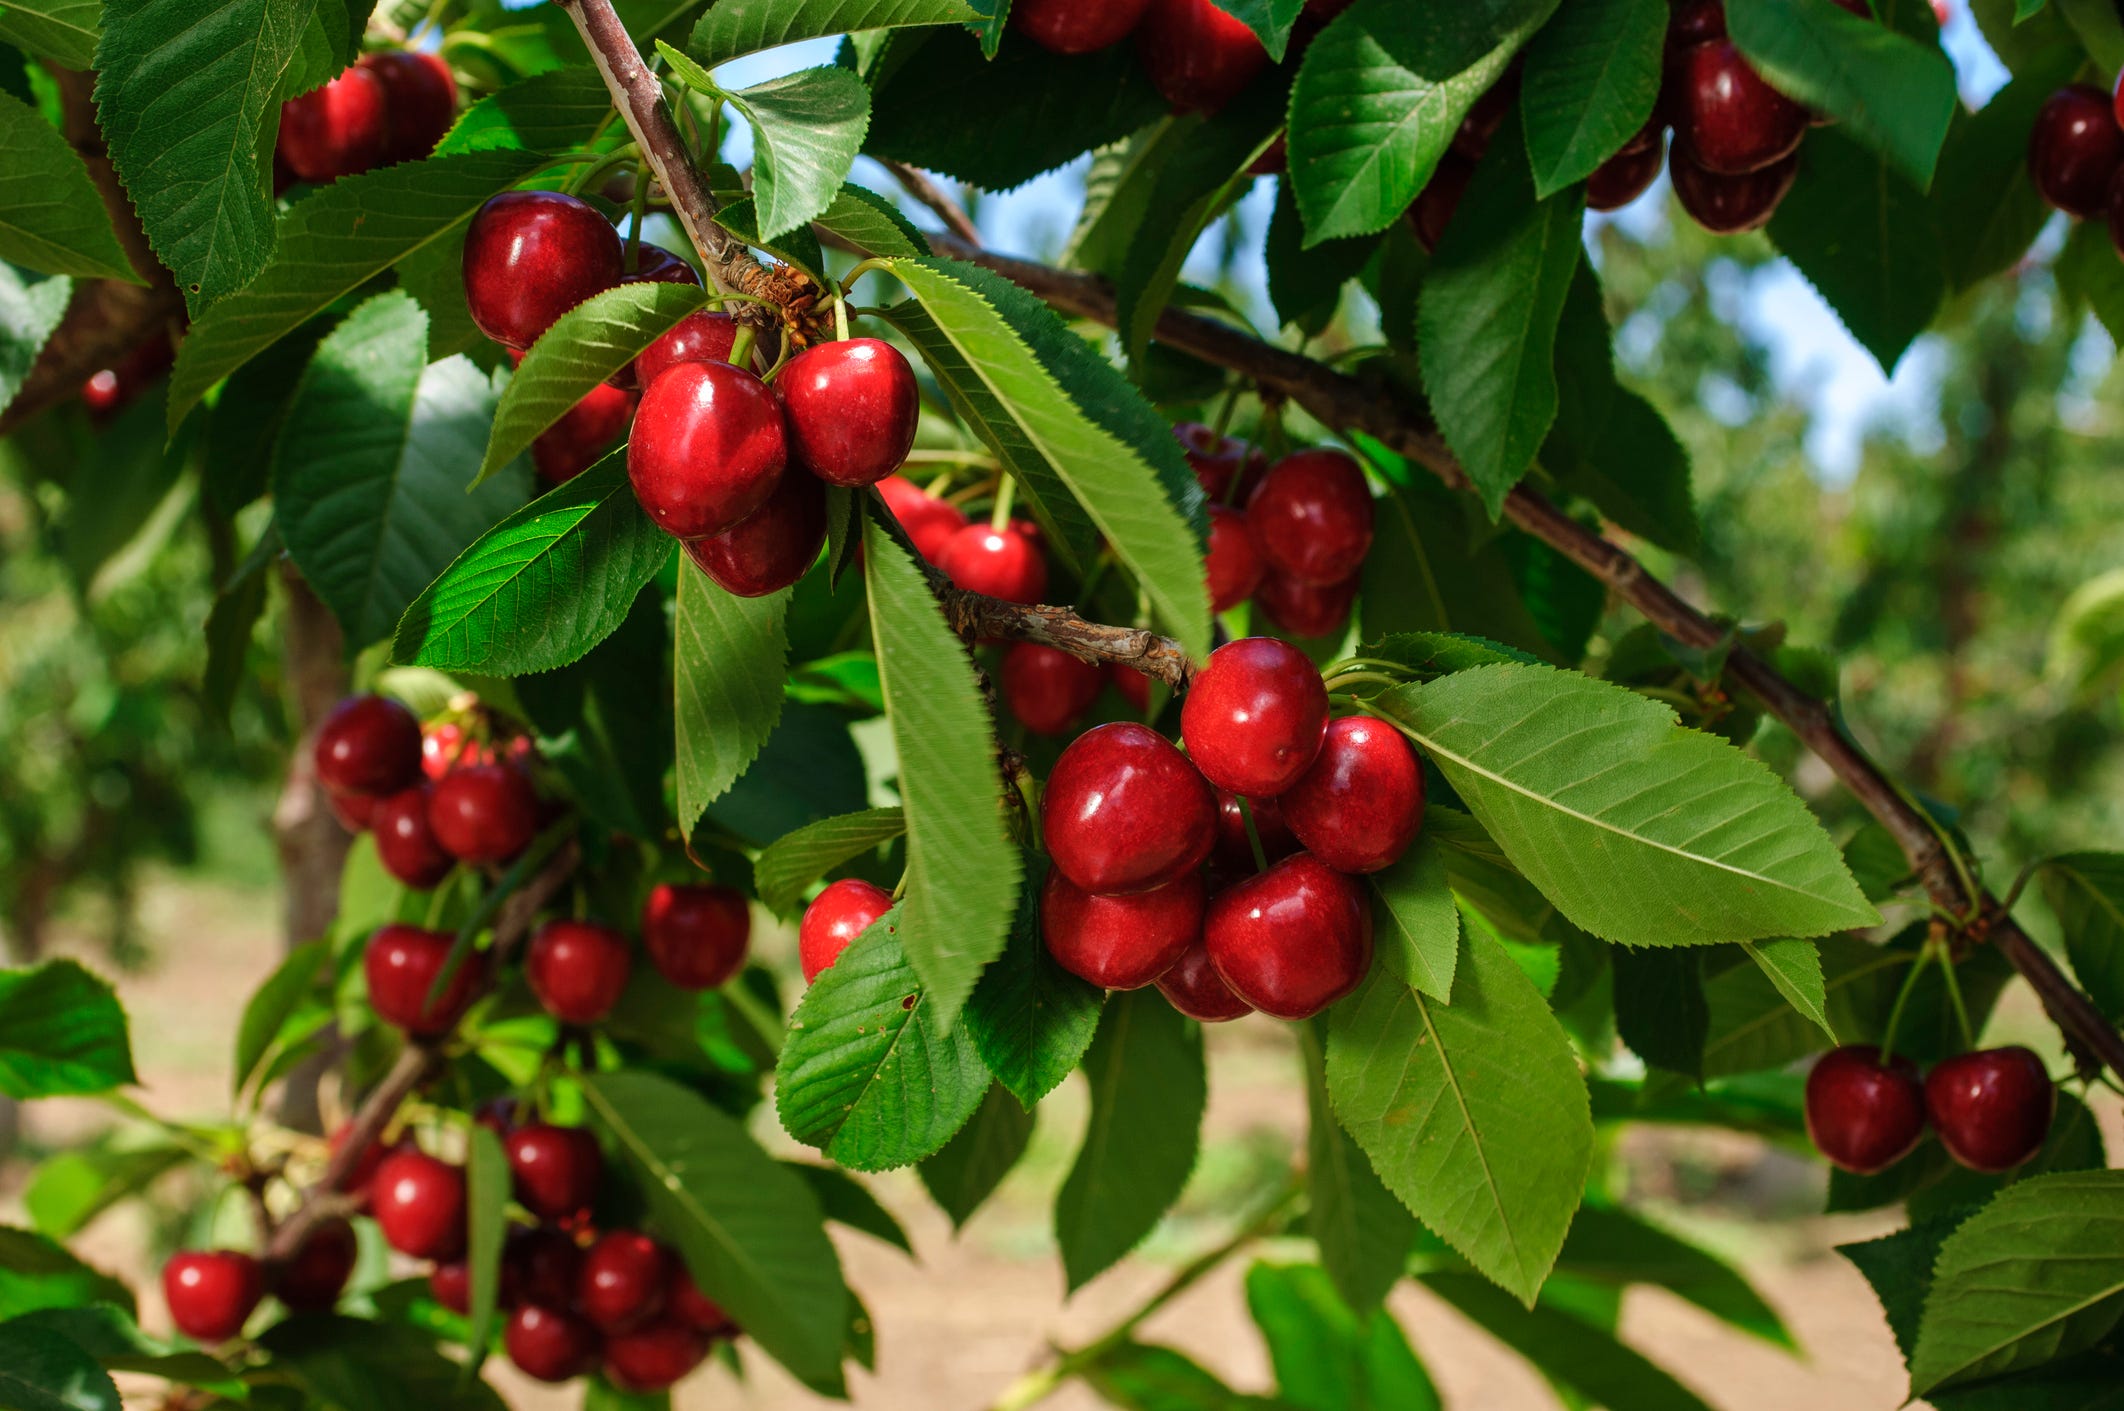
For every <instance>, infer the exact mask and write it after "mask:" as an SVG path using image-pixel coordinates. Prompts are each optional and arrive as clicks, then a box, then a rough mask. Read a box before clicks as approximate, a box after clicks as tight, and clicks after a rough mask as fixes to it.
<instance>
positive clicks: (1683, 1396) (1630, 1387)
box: [1423, 1274, 1711, 1411]
mask: <svg viewBox="0 0 2124 1411" xmlns="http://www.w3.org/2000/svg"><path fill="white" fill-rule="evenodd" d="M1423 1282H1424V1286H1425V1287H1427V1288H1429V1289H1430V1290H1431V1292H1433V1293H1435V1294H1437V1295H1438V1296H1439V1297H1440V1298H1442V1299H1444V1300H1445V1301H1446V1302H1447V1303H1449V1304H1451V1305H1452V1306H1453V1307H1454V1308H1455V1309H1457V1310H1459V1312H1460V1313H1461V1314H1462V1315H1464V1316H1465V1317H1467V1318H1469V1319H1470V1320H1472V1321H1473V1322H1474V1323H1475V1324H1476V1325H1477V1326H1478V1327H1480V1328H1482V1330H1483V1331H1485V1332H1487V1333H1489V1334H1490V1335H1491V1336H1492V1337H1494V1338H1496V1339H1497V1340H1498V1341H1500V1342H1502V1343H1504V1344H1505V1346H1507V1347H1509V1348H1511V1349H1512V1350H1513V1351H1514V1352H1517V1353H1518V1354H1519V1355H1520V1356H1522V1357H1524V1358H1526V1359H1527V1360H1528V1361H1529V1362H1532V1363H1533V1364H1534V1365H1535V1367H1536V1368H1538V1369H1539V1370H1540V1371H1541V1374H1542V1375H1543V1376H1545V1377H1547V1378H1549V1380H1551V1381H1553V1382H1555V1383H1557V1384H1558V1385H1560V1386H1565V1387H1569V1388H1570V1389H1571V1390H1572V1391H1574V1392H1576V1393H1577V1394H1578V1395H1579V1396H1581V1397H1583V1398H1584V1399H1585V1403H1586V1404H1588V1405H1597V1406H1627V1407H1629V1408H1630V1411H1711V1408H1710V1406H1709V1405H1708V1404H1707V1403H1706V1402H1705V1401H1704V1400H1703V1398H1701V1397H1699V1396H1698V1395H1697V1394H1696V1393H1695V1392H1693V1391H1691V1390H1689V1389H1688V1388H1687V1387H1685V1386H1683V1385H1682V1384H1681V1383H1680V1382H1678V1381H1676V1380H1675V1379H1674V1378H1673V1377H1671V1376H1669V1375H1668V1374H1667V1373H1666V1372H1665V1371H1664V1370H1662V1369H1661V1368H1660V1367H1659V1366H1658V1364H1656V1363H1654V1362H1651V1361H1649V1360H1648V1359H1646V1358H1645V1357H1644V1356H1643V1355H1642V1354H1641V1353H1638V1352H1636V1351H1634V1350H1633V1349H1631V1348H1629V1347H1627V1346H1625V1345H1624V1344H1623V1343H1622V1341H1621V1340H1620V1339H1618V1338H1617V1337H1616V1336H1615V1334H1613V1333H1611V1332H1609V1331H1608V1330H1607V1329H1605V1328H1602V1327H1598V1326H1596V1325H1595V1324H1593V1323H1590V1322H1587V1321H1585V1320H1583V1319H1580V1318H1576V1317H1573V1316H1572V1315H1571V1314H1570V1313H1568V1312H1565V1311H1564V1310H1563V1309H1561V1308H1552V1307H1549V1306H1548V1305H1546V1304H1543V1305H1540V1306H1529V1307H1526V1308H1519V1307H1515V1306H1513V1304H1512V1302H1511V1300H1509V1299H1506V1298H1502V1297H1500V1296H1499V1295H1498V1292H1497V1290H1495V1289H1493V1288H1491V1287H1490V1286H1489V1285H1487V1284H1485V1283H1483V1282H1482V1281H1481V1280H1479V1279H1476V1278H1472V1277H1470V1276H1469V1275H1466V1274H1428V1275H1425V1276H1424V1280H1423Z"/></svg>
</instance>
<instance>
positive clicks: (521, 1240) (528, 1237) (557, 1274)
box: [430, 1225, 583, 1312]
mask: <svg viewBox="0 0 2124 1411" xmlns="http://www.w3.org/2000/svg"><path fill="white" fill-rule="evenodd" d="M582 1268H583V1251H582V1250H581V1249H580V1248H579V1247H578V1246H577V1245H576V1243H575V1241H574V1240H572V1239H570V1238H568V1236H567V1235H565V1234H563V1233H562V1232H561V1231H559V1230H556V1229H554V1228H553V1227H552V1226H551V1225H537V1226H533V1227H532V1228H530V1229H515V1230H511V1231H510V1232H509V1237H508V1239H507V1240H506V1241H505V1242H504V1243H503V1245H502V1270H501V1282H502V1293H503V1301H504V1302H506V1303H509V1304H511V1305H515V1304H522V1303H535V1304H539V1305H541V1306H543V1307H546V1308H566V1307H568V1306H569V1305H570V1304H572V1303H574V1301H575V1286H576V1282H577V1280H578V1279H579V1278H580V1277H581V1275H582ZM430 1282H431V1284H432V1282H433V1281H432V1279H431V1280H430ZM459 1311H460V1312H462V1311H463V1310H459Z"/></svg>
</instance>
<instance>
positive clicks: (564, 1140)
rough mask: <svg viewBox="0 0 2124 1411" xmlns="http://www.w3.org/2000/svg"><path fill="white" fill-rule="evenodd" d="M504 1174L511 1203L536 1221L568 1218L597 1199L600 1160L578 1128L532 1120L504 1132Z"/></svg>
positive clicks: (594, 1142)
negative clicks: (506, 1171) (512, 1191)
mask: <svg viewBox="0 0 2124 1411" xmlns="http://www.w3.org/2000/svg"><path fill="white" fill-rule="evenodd" d="M502 1147H503V1149H504V1150H505V1151H507V1152H508V1154H509V1175H510V1178H511V1180H512V1181H513V1182H514V1185H515V1189H516V1202H517V1204H519V1205H521V1206H523V1207H524V1209H526V1210H528V1211H530V1212H531V1213H532V1214H533V1215H536V1216H538V1217H539V1218H540V1219H541V1220H573V1219H576V1218H578V1217H579V1216H581V1215H582V1214H583V1213H584V1212H586V1211H588V1210H589V1208H590V1203H591V1202H592V1201H594V1200H596V1199H597V1183H598V1180H599V1179H600V1178H601V1177H602V1176H603V1175H604V1174H605V1158H604V1155H603V1153H601V1152H600V1151H599V1150H598V1149H597V1138H596V1137H593V1136H591V1135H590V1133H589V1132H588V1131H586V1130H584V1129H583V1128H581V1127H556V1126H553V1125H551V1124H550V1123H546V1122H532V1123H528V1124H526V1125H524V1126H522V1127H518V1128H517V1129H516V1130H515V1131H513V1132H511V1133H509V1135H508V1137H507V1138H506V1139H504V1141H503V1143H502Z"/></svg>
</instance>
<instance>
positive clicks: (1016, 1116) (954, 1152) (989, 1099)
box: [917, 1083, 1035, 1230]
mask: <svg viewBox="0 0 2124 1411" xmlns="http://www.w3.org/2000/svg"><path fill="white" fill-rule="evenodd" d="M1034 1120H1035V1119H1034V1116H1033V1114H1032V1113H1031V1112H1029V1111H1027V1110H1026V1109H1025V1108H1023V1107H1020V1106H1019V1105H1018V1103H1017V1100H1016V1099H1015V1098H1013V1097H1012V1096H1011V1095H1010V1093H1009V1092H1008V1090H1006V1089H1005V1088H1004V1087H1003V1085H1002V1084H1001V1083H992V1084H990V1085H989V1089H988V1095H987V1096H986V1097H984V1098H982V1099H981V1105H980V1106H979V1107H977V1108H975V1109H974V1115H973V1116H972V1117H971V1118H969V1119H967V1123H966V1125H965V1126H963V1127H961V1128H959V1134H958V1135H957V1136H955V1137H953V1138H952V1139H951V1140H950V1141H948V1142H946V1143H945V1144H944V1145H943V1146H942V1147H941V1148H939V1149H938V1151H937V1152H936V1154H935V1155H933V1156H930V1157H928V1158H927V1159H925V1160H924V1161H923V1162H922V1164H921V1166H920V1167H919V1168H917V1169H918V1172H919V1174H920V1175H921V1177H922V1184H923V1186H924V1187H926V1188H927V1189H928V1191H929V1195H930V1198H931V1199H932V1200H934V1201H936V1203H937V1206H938V1208H939V1209H941V1210H942V1211H943V1212H944V1213H945V1214H946V1215H948V1216H950V1217H951V1227H952V1228H953V1229H954V1230H957V1229H962V1228H964V1227H965V1224H966V1222H967V1220H968V1219H970V1218H971V1217H972V1215H973V1213H974V1212H975V1211H976V1210H978V1209H980V1208H981V1205H982V1203H983V1202H985V1201H986V1200H987V1199H988V1198H989V1197H990V1196H991V1195H993V1194H995V1190H996V1187H997V1186H999V1185H1001V1184H1002V1183H1003V1178H1004V1177H1005V1176H1007V1175H1009V1174H1010V1172H1011V1168H1012V1167H1014V1166H1016V1165H1017V1164H1018V1159H1019V1158H1020V1157H1022V1156H1024V1155H1025V1148H1026V1146H1027V1144H1029V1143H1030V1142H1031V1141H1032V1132H1033V1122H1034Z"/></svg>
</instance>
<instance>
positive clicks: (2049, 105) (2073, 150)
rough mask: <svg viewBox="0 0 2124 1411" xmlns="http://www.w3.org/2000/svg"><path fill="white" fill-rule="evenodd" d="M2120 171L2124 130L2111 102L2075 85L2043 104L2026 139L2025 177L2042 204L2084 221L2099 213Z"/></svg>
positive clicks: (2095, 91) (2123, 159)
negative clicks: (2044, 201) (2027, 175)
mask: <svg viewBox="0 0 2124 1411" xmlns="http://www.w3.org/2000/svg"><path fill="white" fill-rule="evenodd" d="M2119 167H2124V129H2119V128H2118V126H2117V118H2116V113H2115V110H2114V108H2113V107H2112V105H2111V100H2110V96H2109V95H2108V94H2107V93H2104V92H2103V91H2102V90H2101V89H2099V88H2095V87H2093V86H2091V85H2089V84H2084V83H2075V84H2072V85H2069V86H2068V87H2065V88H2060V89H2059V90H2058V91H2057V92H2055V93H2053V94H2051V95H2050V97H2049V98H2047V99H2045V100H2044V103H2043V107H2042V109H2041V110H2040V111H2039V112H2037V114H2036V120H2035V127H2034V128H2033V129H2032V130H2031V131H2030V132H2029V134H2028V174H2029V175H2030V176H2032V177H2033V178H2035V186H2036V191H2037V192H2038V193H2039V194H2041V196H2042V197H2043V199H2044V200H2046V201H2048V202H2049V203H2050V204H2051V205H2053V206H2055V207H2057V208H2058V209H2059V210H2061V211H2063V212H2065V213H2066V214H2067V215H2073V216H2079V217H2082V218H2083V219H2084V218H2086V217H2089V216H2094V215H2098V214H2100V213H2101V212H2102V210H2103V208H2104V205H2105V203H2106V202H2107V201H2108V199H2109V183H2110V178H2112V177H2114V176H2115V175H2116V173H2117V170H2118V168H2119Z"/></svg>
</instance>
